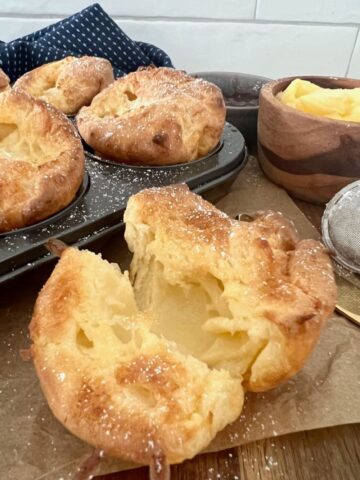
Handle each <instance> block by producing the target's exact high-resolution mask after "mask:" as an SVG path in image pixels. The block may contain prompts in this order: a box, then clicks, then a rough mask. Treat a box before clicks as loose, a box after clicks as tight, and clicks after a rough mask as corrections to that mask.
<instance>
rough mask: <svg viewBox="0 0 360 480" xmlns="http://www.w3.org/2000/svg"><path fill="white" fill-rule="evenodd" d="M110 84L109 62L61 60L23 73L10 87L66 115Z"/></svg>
mask: <svg viewBox="0 0 360 480" xmlns="http://www.w3.org/2000/svg"><path fill="white" fill-rule="evenodd" d="M113 81H114V74H113V69H112V66H111V63H110V62H109V61H108V60H105V59H104V58H98V57H88V56H84V57H79V58H77V57H65V58H64V59H62V60H58V61H56V62H51V63H46V64H45V65H41V66H40V67H37V68H35V69H34V70H31V71H30V72H27V73H25V74H24V75H23V76H22V77H20V78H19V79H18V80H17V81H16V82H15V84H14V88H21V89H22V90H25V91H26V92H28V93H30V94H31V95H32V96H33V97H36V98H40V99H42V100H45V101H46V102H48V103H50V104H51V105H53V106H54V107H56V108H58V109H59V110H61V111H62V112H64V113H66V114H67V115H73V114H75V113H76V112H77V111H78V110H79V109H80V108H81V107H83V106H84V105H89V104H90V102H91V100H92V99H93V97H95V95H96V94H98V93H99V92H100V91H101V90H102V89H103V88H105V87H107V86H108V85H109V84H110V83H111V82H113Z"/></svg>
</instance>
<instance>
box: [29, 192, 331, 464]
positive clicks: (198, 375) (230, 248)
mask: <svg viewBox="0 0 360 480" xmlns="http://www.w3.org/2000/svg"><path fill="white" fill-rule="evenodd" d="M125 221H126V234H125V235H126V240H127V242H128V245H129V248H130V250H131V251H132V252H133V253H134V256H133V260H132V264H131V272H130V279H129V276H128V273H127V272H125V273H122V272H121V271H120V269H119V267H118V266H117V265H115V264H110V263H108V262H107V261H105V260H102V259H101V257H100V256H99V255H95V254H93V253H91V252H89V251H79V250H76V249H74V248H67V249H66V250H65V251H64V252H63V254H62V256H61V259H60V261H59V263H58V265H57V266H56V268H55V270H54V272H53V273H52V275H51V277H50V279H49V280H48V282H47V283H46V285H45V286H44V288H43V290H42V291H41V293H40V295H39V297H38V299H37V301H36V306H35V311H34V315H33V318H32V321H31V326H30V331H31V339H32V341H33V346H32V354H33V358H34V362H35V367H36V371H37V374H38V376H39V378H40V381H41V385H42V389H43V391H44V394H45V396H46V398H47V401H48V403H49V405H50V408H51V409H52V411H53V413H54V414H55V416H56V417H57V418H58V419H59V420H60V422H62V423H63V424H64V425H65V427H66V428H68V429H69V430H70V431H72V432H73V433H74V434H76V435H78V436H79V437H80V438H82V439H83V440H85V441H87V442H88V443H90V444H92V445H94V446H96V447H98V448H100V449H103V450H104V452H105V454H108V455H112V456H115V457H122V458H126V459H130V460H133V461H136V462H140V463H150V462H151V461H152V459H153V457H156V458H164V457H165V458H166V459H167V460H168V461H169V462H170V463H176V462H181V461H182V460H184V459H186V458H190V457H192V456H194V455H195V454H197V453H198V452H199V451H200V450H201V449H203V448H204V447H206V446H207V445H208V443H209V442H210V441H211V439H212V438H214V436H215V435H216V433H217V432H218V431H219V430H221V429H222V428H223V427H224V426H225V425H227V424H228V423H230V422H232V421H233V420H235V419H236V417H237V416H238V415H239V414H240V411H241V408H242V404H243V390H244V389H248V390H252V391H261V390H266V389H269V388H272V387H274V386H276V385H278V384H279V383H280V382H282V381H284V380H285V379H287V378H289V377H290V376H291V375H294V374H295V373H296V372H297V371H298V370H299V369H300V368H301V367H302V366H303V364H304V362H305V360H306V359H307V357H308V356H309V354H310V352H311V350H312V349H313V347H314V345H315V343H316V341H317V339H318V337H319V334H320V331H321V328H322V326H323V324H324V322H325V320H326V318H327V317H328V316H329V315H330V314H331V312H332V311H333V308H334V303H335V282H334V277H333V274H332V268H331V264H330V260H329V257H328V255H327V253H326V251H325V249H324V247H323V246H322V245H321V244H320V243H318V242H316V241H314V240H303V241H299V239H298V237H297V234H296V231H295V229H294V227H293V225H292V224H291V223H290V222H288V221H287V220H285V218H284V217H283V216H282V215H281V214H278V213H274V212H267V213H261V214H259V215H258V216H257V218H256V219H255V220H254V221H253V222H252V223H248V222H240V221H236V220H232V219H230V218H229V217H228V216H227V215H225V214H224V213H222V212H220V211H219V210H217V209H216V208H215V207H214V206H212V205H210V204H209V203H207V202H206V201H205V200H203V199H201V198H200V197H199V196H197V195H195V194H193V193H191V192H190V191H189V190H188V188H187V187H186V186H171V187H164V188H159V189H157V188H152V189H149V190H144V191H142V192H140V193H139V194H137V195H135V196H133V197H131V198H130V200H129V202H128V206H127V209H126V213H125Z"/></svg>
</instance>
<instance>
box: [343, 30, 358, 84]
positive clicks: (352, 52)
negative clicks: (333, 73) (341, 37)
mask: <svg viewBox="0 0 360 480" xmlns="http://www.w3.org/2000/svg"><path fill="white" fill-rule="evenodd" d="M359 31H360V29H359V28H358V30H357V32H356V36H355V41H354V45H353V48H352V50H351V53H350V58H349V63H348V66H347V69H346V72H345V77H347V76H348V75H349V70H350V67H351V62H352V59H353V56H354V52H355V48H356V44H357V42H358V39H359Z"/></svg>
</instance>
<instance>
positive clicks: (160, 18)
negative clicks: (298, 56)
mask: <svg viewBox="0 0 360 480" xmlns="http://www.w3.org/2000/svg"><path fill="white" fill-rule="evenodd" d="M256 5H257V0H256ZM66 16H68V15H67V14H64V15H60V14H28V15H26V14H16V13H15V14H13V13H7V12H0V19H1V18H4V19H14V20H42V19H43V20H61V19H63V18H66ZM111 17H112V18H113V19H114V20H116V21H119V20H133V21H135V22H137V21H138V22H139V21H142V22H144V21H145V22H175V23H180V22H185V23H186V22H188V23H245V24H254V25H285V26H286V25H289V26H291V25H299V26H319V27H345V28H353V27H356V28H359V23H358V22H348V23H347V22H317V21H310V22H308V21H297V20H265V19H260V18H256V17H254V18H236V19H234V18H210V17H167V16H158V17H156V16H135V15H111Z"/></svg>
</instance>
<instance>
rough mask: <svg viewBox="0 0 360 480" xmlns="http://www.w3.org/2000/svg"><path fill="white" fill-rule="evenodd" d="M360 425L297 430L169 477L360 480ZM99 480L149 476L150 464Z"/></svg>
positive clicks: (191, 464)
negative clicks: (147, 467)
mask: <svg viewBox="0 0 360 480" xmlns="http://www.w3.org/2000/svg"><path fill="white" fill-rule="evenodd" d="M359 478H360V424H357V425H341V426H338V427H332V428H324V429H320V430H312V431H308V432H299V433H293V434H291V435H285V436H283V437H275V438H269V439H266V440H261V441H258V442H254V443H250V444H248V445H243V446H241V447H239V448H237V449H236V448H233V449H231V450H225V451H223V452H218V453H209V454H205V455H198V456H197V457H195V458H194V459H192V460H189V461H187V462H184V463H183V464H181V465H175V466H173V467H172V469H171V480H193V479H194V480H195V479H196V480H280V479H283V480H359ZM96 480H148V471H147V469H146V468H140V469H136V470H132V471H128V472H121V473H116V474H110V475H105V476H101V477H96Z"/></svg>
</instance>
